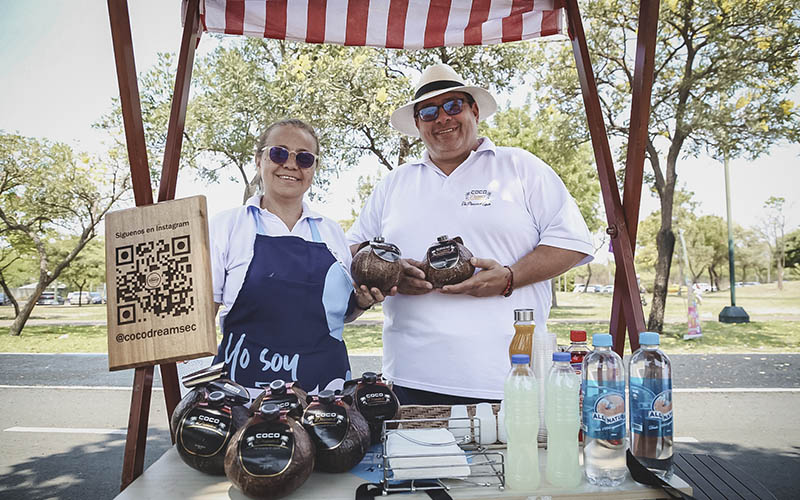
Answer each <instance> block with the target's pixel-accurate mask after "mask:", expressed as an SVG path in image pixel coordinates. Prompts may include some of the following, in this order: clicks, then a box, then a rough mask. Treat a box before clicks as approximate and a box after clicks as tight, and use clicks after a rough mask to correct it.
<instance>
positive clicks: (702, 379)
mask: <svg viewBox="0 0 800 500" xmlns="http://www.w3.org/2000/svg"><path fill="white" fill-rule="evenodd" d="M209 359H210V358H204V359H201V360H193V361H190V362H188V363H178V370H179V373H189V372H191V371H193V370H196V369H200V368H203V367H205V366H208V364H209V363H210V361H209ZM670 359H671V360H672V370H673V372H674V375H673V385H674V386H675V387H676V388H686V387H689V388H695V387H707V388H715V387H716V388H721V387H749V388H757V387H800V354H674V355H672V356H670ZM350 364H351V367H352V370H353V373H354V374H355V375H360V374H361V373H362V372H364V371H375V372H379V371H380V370H381V358H380V356H358V355H354V356H350ZM132 384H133V370H122V371H117V372H109V371H108V356H107V355H105V354H0V385H71V386H76V385H77V386H93V387H98V386H101V387H128V388H129V387H131V385H132ZM154 385H155V387H160V386H161V379H160V378H159V376H158V370H156V376H155V381H154Z"/></svg>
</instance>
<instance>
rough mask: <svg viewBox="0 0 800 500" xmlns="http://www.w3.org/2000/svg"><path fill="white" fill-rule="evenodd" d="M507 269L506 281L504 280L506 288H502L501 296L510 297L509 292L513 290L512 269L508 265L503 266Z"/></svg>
mask: <svg viewBox="0 0 800 500" xmlns="http://www.w3.org/2000/svg"><path fill="white" fill-rule="evenodd" d="M503 267H505V268H506V269H508V281H506V288H505V290H503V293H501V294H500V295H502V296H503V297H510V296H511V294H512V293H513V292H514V271H513V270H512V269H511V267H509V266H503Z"/></svg>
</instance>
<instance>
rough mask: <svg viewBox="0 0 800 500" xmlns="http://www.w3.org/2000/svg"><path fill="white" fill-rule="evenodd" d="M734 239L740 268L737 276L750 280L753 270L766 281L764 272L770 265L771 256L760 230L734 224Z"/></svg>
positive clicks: (737, 262)
mask: <svg viewBox="0 0 800 500" xmlns="http://www.w3.org/2000/svg"><path fill="white" fill-rule="evenodd" d="M733 234H734V240H735V243H736V265H737V266H738V268H739V270H738V271H737V272H736V275H737V276H740V277H741V280H742V281H750V280H748V279H747V278H748V276H750V274H749V272H751V271H752V272H753V273H755V275H756V278H757V279H758V280H759V281H765V278H766V276H765V275H764V272H765V271H766V270H767V268H768V267H769V263H770V260H771V256H770V254H769V248H768V247H767V244H766V242H765V241H764V239H763V238H762V236H761V235H760V234H759V232H758V231H757V230H755V229H752V228H743V227H741V226H734V228H733Z"/></svg>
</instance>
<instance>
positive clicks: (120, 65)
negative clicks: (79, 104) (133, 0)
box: [108, 0, 153, 206]
mask: <svg viewBox="0 0 800 500" xmlns="http://www.w3.org/2000/svg"><path fill="white" fill-rule="evenodd" d="M108 19H109V21H110V22H111V40H112V43H113V45H114V61H115V63H116V66H117V81H118V82H119V97H120V104H121V106H122V121H123V124H124V126H125V142H126V143H127V145H128V161H129V162H130V166H131V181H132V183H133V195H134V197H135V199H136V205H137V206H141V205H150V204H152V203H153V185H152V183H151V182H150V168H149V166H148V163H147V146H146V144H145V140H144V124H143V123H142V106H141V102H140V101H139V85H138V82H137V79H136V64H135V61H134V58H133V41H132V40H131V22H130V17H129V16H128V2H127V0H108Z"/></svg>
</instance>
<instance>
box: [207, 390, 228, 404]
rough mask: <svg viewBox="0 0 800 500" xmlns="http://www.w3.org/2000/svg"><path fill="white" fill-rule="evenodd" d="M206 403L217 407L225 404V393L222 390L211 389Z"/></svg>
mask: <svg viewBox="0 0 800 500" xmlns="http://www.w3.org/2000/svg"><path fill="white" fill-rule="evenodd" d="M208 404H209V406H211V407H212V408H219V407H220V406H222V405H224V404H225V393H224V392H222V391H212V392H211V393H210V394H209V395H208Z"/></svg>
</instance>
